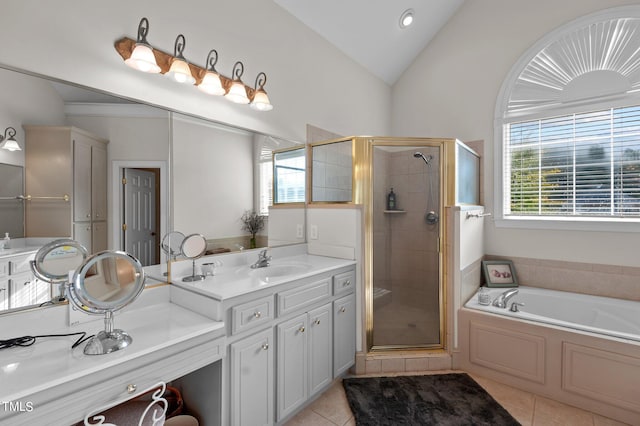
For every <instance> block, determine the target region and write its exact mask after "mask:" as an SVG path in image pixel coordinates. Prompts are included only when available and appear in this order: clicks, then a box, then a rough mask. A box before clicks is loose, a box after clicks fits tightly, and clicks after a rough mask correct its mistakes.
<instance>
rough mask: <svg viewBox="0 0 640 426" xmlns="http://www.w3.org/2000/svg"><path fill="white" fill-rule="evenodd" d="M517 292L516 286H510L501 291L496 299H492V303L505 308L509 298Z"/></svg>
mask: <svg viewBox="0 0 640 426" xmlns="http://www.w3.org/2000/svg"><path fill="white" fill-rule="evenodd" d="M516 294H518V289H517V288H510V289H509V290H507V291H505V292H504V293H502V294H501V295H500V296H498V297H496V300H494V301H493V303H492V305H493V306H495V307H496V308H502V309H505V308H506V307H507V303H509V299H511V298H512V297H513V296H515V295H516Z"/></svg>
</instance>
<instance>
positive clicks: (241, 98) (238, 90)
mask: <svg viewBox="0 0 640 426" xmlns="http://www.w3.org/2000/svg"><path fill="white" fill-rule="evenodd" d="M224 96H225V98H227V99H229V100H230V101H231V102H233V103H236V104H248V103H249V98H248V97H247V89H246V88H245V87H244V84H242V82H241V81H237V80H236V81H234V82H233V84H232V85H231V88H230V89H229V91H228V92H227V94H226V95H224Z"/></svg>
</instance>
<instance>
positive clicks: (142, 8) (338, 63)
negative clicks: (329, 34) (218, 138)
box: [0, 0, 391, 141]
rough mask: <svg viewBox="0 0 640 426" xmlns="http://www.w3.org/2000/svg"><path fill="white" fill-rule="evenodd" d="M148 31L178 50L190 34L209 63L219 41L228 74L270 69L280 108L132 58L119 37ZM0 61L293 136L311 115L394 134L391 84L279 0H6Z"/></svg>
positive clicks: (221, 66)
mask: <svg viewBox="0 0 640 426" xmlns="http://www.w3.org/2000/svg"><path fill="white" fill-rule="evenodd" d="M143 16H146V17H147V18H148V19H149V22H150V30H149V34H148V40H149V42H150V43H152V44H153V45H154V46H155V47H156V48H159V49H161V50H163V51H165V52H169V53H173V46H174V41H175V38H176V36H177V35H178V34H179V33H182V34H184V36H185V38H186V48H185V51H184V54H185V56H186V57H187V59H189V60H191V61H192V62H194V63H196V64H198V65H200V66H203V65H204V62H205V59H206V57H207V54H208V52H209V50H211V49H213V48H215V49H217V50H218V53H219V57H220V60H219V62H218V65H217V68H218V70H219V71H220V72H222V73H223V74H225V75H227V76H229V75H230V74H231V70H232V68H233V64H234V63H235V62H236V61H238V60H241V61H243V62H244V66H245V74H244V76H243V81H244V82H245V83H246V84H248V85H251V86H253V85H254V82H255V77H256V75H257V74H258V73H259V72H261V71H263V72H265V73H266V74H267V77H268V81H267V84H266V86H265V89H266V90H267V92H268V93H269V97H270V99H271V101H272V103H273V104H274V105H275V108H274V110H273V111H270V112H268V113H261V112H257V111H253V110H251V109H249V108H248V107H247V106H246V105H245V106H241V105H235V104H232V103H230V102H228V101H226V100H225V99H222V98H219V97H211V96H208V95H205V94H202V93H200V92H199V91H198V90H197V89H195V88H194V87H182V86H178V85H177V84H176V83H173V82H171V81H168V79H166V78H164V77H163V76H160V75H147V74H144V73H141V72H137V71H134V70H132V69H130V68H129V67H127V66H125V65H124V63H123V61H122V59H121V57H120V56H119V55H118V53H117V52H116V51H115V49H114V47H113V44H114V42H115V41H116V40H118V39H120V38H121V37H124V36H127V37H129V38H133V39H135V37H136V34H137V27H138V23H139V21H140V18H142V17H143ZM0 38H1V39H2V40H4V41H5V42H4V44H3V49H2V57H1V58H0V62H1V63H2V64H4V65H6V66H10V67H15V68H18V69H23V70H28V71H31V72H36V73H41V74H44V75H48V76H53V77H56V78H59V79H62V80H66V81H72V82H76V83H78V84H82V85H85V86H89V87H92V88H97V89H101V90H104V91H107V92H110V93H114V94H117V95H121V96H124V97H129V98H133V99H137V100H142V101H144V102H148V103H151V104H153V105H158V106H162V107H166V108H169V109H174V110H178V111H183V112H187V113H191V114H194V115H197V116H201V117H205V118H209V119H212V120H216V121H219V122H226V123H230V124H233V125H237V126H240V127H244V128H249V129H252V130H256V131H261V132H264V133H267V134H272V135H277V136H281V137H284V138H289V139H294V140H301V141H302V140H305V136H306V130H305V125H306V124H307V123H311V124H314V125H316V126H319V127H323V128H327V129H332V130H334V131H336V132H340V133H342V134H383V135H384V134H387V133H388V132H389V129H390V114H389V108H390V96H391V89H390V88H389V86H387V85H386V84H385V83H383V82H382V81H381V80H379V79H378V78H376V77H374V76H372V75H371V74H370V73H368V72H367V71H365V70H364V69H363V68H362V67H361V66H360V65H358V64H356V63H355V62H354V61H352V60H351V59H349V58H347V57H346V56H345V55H344V54H343V53H342V52H340V51H339V50H338V49H336V48H335V47H333V46H332V45H330V44H329V43H328V42H326V41H325V40H324V39H323V38H321V37H320V36H319V35H317V34H316V33H315V32H313V31H312V30H310V29H308V28H307V27H305V26H303V25H302V24H301V23H300V22H299V21H297V20H296V19H295V18H293V17H292V16H291V15H289V14H288V13H287V12H286V11H284V9H282V8H280V7H279V6H277V5H276V4H275V3H274V2H272V1H264V0H233V1H232V0H188V1H183V2H180V3H175V2H168V1H153V0H139V1H125V0H111V1H108V2H94V1H85V0H58V1H41V0H5V1H3V2H2V13H1V14H0Z"/></svg>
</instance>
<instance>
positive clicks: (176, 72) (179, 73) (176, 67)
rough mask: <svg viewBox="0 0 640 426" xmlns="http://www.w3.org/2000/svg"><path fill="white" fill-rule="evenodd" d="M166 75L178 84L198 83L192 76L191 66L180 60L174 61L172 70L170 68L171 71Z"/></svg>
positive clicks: (175, 59)
mask: <svg viewBox="0 0 640 426" xmlns="http://www.w3.org/2000/svg"><path fill="white" fill-rule="evenodd" d="M165 75H166V76H167V77H169V78H171V79H173V80H174V81H176V82H178V83H184V84H193V83H195V82H196V79H195V78H194V77H193V75H191V69H190V68H189V64H187V62H186V61H185V60H183V59H179V58H174V59H173V62H171V68H169V71H168V72H167V73H166V74H165Z"/></svg>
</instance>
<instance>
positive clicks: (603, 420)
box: [593, 414, 627, 426]
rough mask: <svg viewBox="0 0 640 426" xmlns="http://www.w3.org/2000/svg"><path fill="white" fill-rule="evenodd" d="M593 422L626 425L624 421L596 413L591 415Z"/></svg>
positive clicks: (606, 424)
mask: <svg viewBox="0 0 640 426" xmlns="http://www.w3.org/2000/svg"><path fill="white" fill-rule="evenodd" d="M593 424H594V425H595V426H627V424H626V423H621V422H619V421H616V420H613V419H610V418H608V417H603V416H599V415H598V414H594V415H593Z"/></svg>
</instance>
